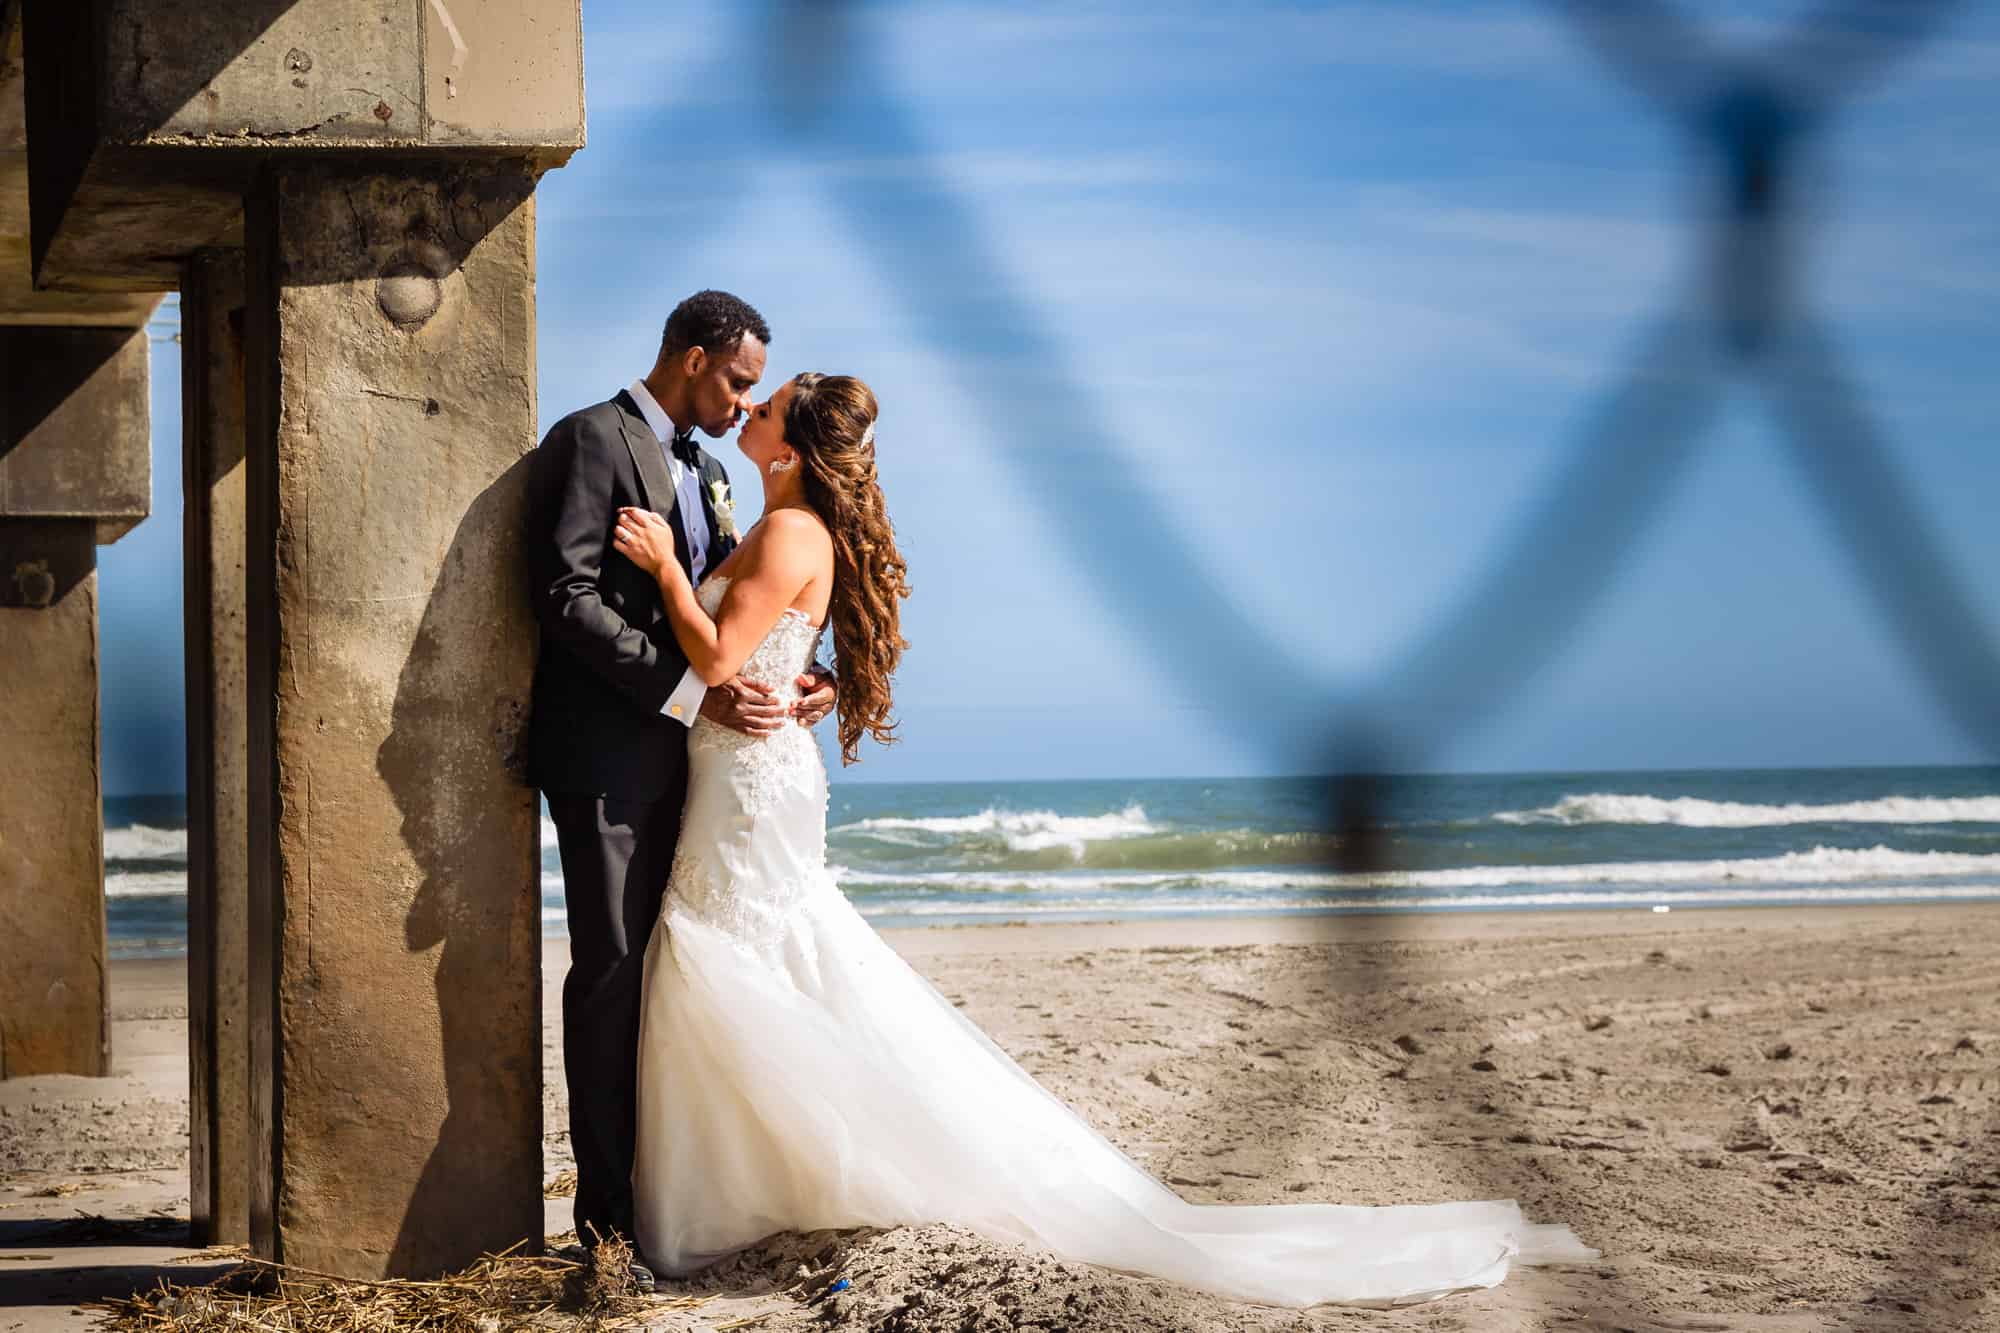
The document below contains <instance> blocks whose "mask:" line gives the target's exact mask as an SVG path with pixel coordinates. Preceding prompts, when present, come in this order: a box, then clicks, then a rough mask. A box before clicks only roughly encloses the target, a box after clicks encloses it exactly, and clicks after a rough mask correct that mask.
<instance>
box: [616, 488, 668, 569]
mask: <svg viewBox="0 0 2000 1333" xmlns="http://www.w3.org/2000/svg"><path fill="white" fill-rule="evenodd" d="M611 545H612V548H613V549H614V550H616V551H617V552H618V554H620V555H622V556H624V557H625V558H626V559H627V560H630V561H631V562H632V563H633V564H635V565H637V566H638V567H639V568H641V569H643V570H645V571H646V572H647V573H648V574H651V575H652V576H653V577H654V578H658V577H659V576H660V571H661V570H662V569H674V570H679V569H680V567H681V566H680V562H679V561H678V560H677V559H675V557H674V530H673V529H672V528H670V527H668V526H667V520H665V519H664V518H661V517H660V516H659V515H658V514H656V513H654V512H653V511H652V510H650V509H635V508H632V507H631V506H629V505H628V506H626V507H625V508H622V509H620V510H619V511H618V522H617V524H616V526H614V527H613V529H612V531H611Z"/></svg>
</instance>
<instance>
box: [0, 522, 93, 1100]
mask: <svg viewBox="0 0 2000 1333" xmlns="http://www.w3.org/2000/svg"><path fill="white" fill-rule="evenodd" d="M95 528H96V524H95V523H93V522H92V521H91V520H88V519H9V518H0V755H5V756H6V759H5V762H3V763H0V903H4V904H6V916H7V920H6V929H5V930H4V932H0V1077H4V1078H18V1077H21V1076H23V1075H27V1074H92V1075H96V1074H103V1073H106V1072H108V1070H107V1066H108V1064H109V1062H110V1059H111V1029H110V1026H109V1023H108V1021H107V1017H106V1013H105V1005H104V1000H105V994H104V950H105V943H104V828H103V806H102V797H103V789H102V787H101V785H100V779H99V772H98V748H97V745H98V742H97V547H96V545H95Z"/></svg>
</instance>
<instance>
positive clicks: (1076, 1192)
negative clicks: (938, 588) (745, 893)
mask: <svg viewBox="0 0 2000 1333" xmlns="http://www.w3.org/2000/svg"><path fill="white" fill-rule="evenodd" d="M822 808H823V807H822ZM691 813H692V811H691ZM802 850H803V849H802ZM753 859H754V858H753ZM765 868H766V869H768V867H765ZM816 873H817V874H818V876H819V878H818V880H817V881H816V882H814V883H812V884H810V885H809V886H808V887H807V889H806V890H805V891H804V892H803V893H801V894H798V895H797V896H796V897H792V896H790V895H788V897H789V898H790V903H789V906H788V907H787V909H786V911H785V914H784V919H783V927H782V929H780V930H778V931H776V932H775V933H771V932H766V933H765V934H763V935H761V936H760V937H759V938H758V939H757V940H756V941H755V943H751V942H749V941H746V940H745V939H744V938H742V937H741V936H740V935H738V934H736V933H734V932H732V931H729V930H726V929H723V928H720V927H718V925H717V924H715V923H714V922H713V921H712V920H711V919H709V918H706V917H702V916H697V915H696V914H695V913H693V912H691V911H689V910H687V908H686V907H685V905H683V904H681V903H679V902H677V901H676V900H675V899H674V898H671V897H670V898H669V900H668V904H667V908H666V911H665V912H664V913H663V914H662V917H661V920H660V923H659V925H658V927H657V928H656V929H655V930H654V932H653V936H652V939H651V942H650V944H649V946H648V949H647V953H646V981H645V996H646V998H645V1008H644V1013H643V1017H642V1023H641V1036H640V1050H639V1081H638V1111H639V1139H638V1153H637V1159H636V1165H635V1168H634V1173H633V1185H634V1193H635V1199H636V1205H637V1217H636V1229H637V1237H636V1239H637V1241H638V1243H639V1246H640V1250H641V1252H642V1253H643V1254H644V1255H646V1256H647V1257H648V1259H649V1260H651V1261H652V1262H653V1263H655V1264H656V1265H658V1266H659V1267H660V1268H661V1269H662V1270H664V1271H666V1272H669V1273H683V1272H687V1271H690V1270H693V1269H696V1268H699V1267H701V1266H703V1265H705V1264H707V1263H711V1262H713V1261H714V1260H716V1259H718V1258H720V1257H722V1256H724V1255H727V1254H729V1253H731V1252H732V1251H735V1250H738V1249H741V1248H742V1247H744V1246H746V1245H749V1244H751V1243H753V1242H755V1241H758V1240H760V1239H762V1238H764V1237H766V1236H769V1235H771V1234H773V1233H776V1232H780V1231H810V1230H817V1229H821V1228H845V1227H860V1226H872V1227H886V1226H896V1225H921V1224H926V1223H938V1222H942V1223H952V1224H956V1225H958V1226H962V1227H965V1228H967V1229H969V1230H971V1231H974V1232H977V1233H980V1234H983V1235H985V1236H988V1237H991V1238H994V1239H997V1240H1002V1241H1013V1242H1019V1243H1021V1244H1023V1245H1028V1246H1033V1247H1037V1248H1040V1249H1043V1250H1047V1251H1050V1252H1052V1253H1054V1254H1056V1255H1059V1256H1061V1257H1064V1258H1068V1259H1074V1260H1080V1261H1083V1262H1087V1263H1092V1264H1098V1265H1102V1266H1104V1267H1107V1268H1112V1269H1119V1270H1123V1271H1127V1272H1133V1273H1142V1274H1149V1275H1152V1276H1155V1277H1160V1278H1165V1279H1168V1280H1171V1281H1173V1282H1177V1283H1182V1284H1185V1285H1188V1286H1192V1287H1198V1288H1203V1289H1206V1290H1208V1291H1211V1292H1215V1293H1217V1294H1219V1295H1222V1296H1226V1297H1231V1298H1235V1299H1239V1300H1245V1301H1254V1302H1259V1303H1264V1304H1271V1305H1283V1306H1298V1307H1303V1306H1308V1305H1315V1304H1320V1303H1328V1302H1332V1303H1342V1304H1354V1305H1378V1306H1379V1305H1396V1304H1403V1303H1408V1302H1414V1301H1422V1300H1428V1299H1431V1298H1434V1297H1437V1296H1441V1295H1444V1294H1446V1293H1449V1292H1453V1291H1462V1290H1466V1289H1470V1288H1478V1287H1489V1286H1492V1285H1494V1284H1496V1283H1498V1282H1500V1281H1501V1280H1502V1279H1503V1278H1504V1277H1505V1276H1506V1274H1507V1270H1508V1266H1509V1265H1510V1264H1513V1263H1557V1262H1588V1261H1590V1260H1593V1259H1595V1258H1596V1257H1597V1252H1596V1251H1594V1250H1591V1249H1588V1248H1586V1247H1585V1246H1583V1245H1582V1244H1581V1243H1580V1242H1579V1241H1578V1240H1577V1238H1576V1237H1575V1236H1574V1235H1573V1234H1572V1233H1571V1232H1570V1230H1569V1229H1568V1228H1567V1227H1563V1226H1549V1225H1542V1226H1537V1225H1531V1224H1529V1223H1528V1222H1526V1221H1525V1220H1524V1219H1523V1218H1522V1216H1521V1212H1520V1209H1519V1208H1518V1207H1516V1206H1515V1204H1514V1203H1513V1202H1512V1201H1511V1200H1491V1201H1485V1202H1468V1203H1436V1204H1419V1205H1397V1206H1391V1207H1364V1206H1353V1205H1342V1204H1324V1203H1309V1204H1285V1205H1271V1206H1234V1205H1196V1204H1191V1203H1188V1202H1186V1201H1185V1200H1183V1199H1181V1198H1180V1197H1179V1196H1177V1195H1175V1194H1174V1193H1173V1192H1172V1191H1171V1190H1169V1189H1168V1188H1166V1187H1165V1186H1163V1185H1162V1184H1160V1183H1159V1182H1158V1181H1156V1180H1154V1179H1153V1178H1152V1177H1151V1176H1149V1175H1148V1174H1147V1173H1146V1172H1145V1171H1144V1170H1143V1169H1142V1168H1141V1167H1139V1166H1138V1165H1137V1164H1136V1163H1135V1162H1133V1161H1132V1160H1131V1159H1130V1158H1128V1157H1126V1156H1125V1154H1124V1153H1122V1152H1121V1151H1119V1150H1118V1148H1117V1147H1115V1146H1114V1145H1113V1144H1112V1143H1110V1142H1109V1141H1108V1140H1107V1139H1105V1138H1104V1137H1103V1136H1101V1135H1100V1134H1098V1133H1097V1132H1096V1131H1095V1130H1093V1129H1092V1128H1091V1127H1090V1126H1089V1125H1088V1124H1087V1123H1085V1122H1084V1121H1083V1120H1082V1119H1080V1118H1079V1117H1078V1116H1076V1115H1075V1114H1074V1113H1073V1112H1071V1111H1070V1110H1069V1109H1068V1108H1067V1107H1066V1106H1064V1105H1063V1104H1062V1103H1061V1102H1059V1101H1057V1100H1056V1099H1055V1098H1054V1097H1053V1096H1051V1095H1050V1094H1049V1093H1047V1092H1046V1091H1044V1090H1043V1089H1042V1088H1041V1086H1040V1085H1039V1084H1037V1083H1036V1082H1035V1081H1034V1080H1033V1079H1032V1078H1031V1077H1030V1076H1029V1075H1028V1074H1027V1072H1026V1071H1025V1070H1023V1069H1022V1068H1021V1067H1020V1066H1019V1065H1017V1064H1016V1063H1015V1062H1014V1061H1013V1060H1012V1059H1011V1058H1010V1057H1009V1056H1008V1055H1007V1054H1006V1053H1005V1052H1004V1051H1002V1050H1001V1049H1000V1048H999V1047H998V1046H996V1045H995V1044H994V1043H993V1042H992V1041H991V1040H990V1039H989V1038H988V1037H987V1036H986V1035H985V1034H984V1033H983V1032H981V1031H980V1030H979V1029H978V1028H977V1027H976V1026H974V1025H973V1024H972V1023H971V1022H970V1021H969V1020H967V1019H966V1018H965V1016H964V1015H962V1014H960V1013H959V1012H958V1010H957V1009H956V1008H954V1007H953V1006H952V1004H951V1003H950V1002H949V1001H948V1000H946V999H945V998H944V997H943V996H942V995H940V994H939V993H938V992H937V991H936V989H935V988H933V987H932V986H931V985H930V984H929V983H928V982H927V981H926V980H925V979H924V978H923V977H922V976H921V975H920V974H918V973H917V972H916V971H915V970H914V969H912V968H911V967H910V966H909V965H908V964H906V963H905V962H903V960H902V959H901V958H900V957H899V956H898V955H897V954H896V953H895V952H894V951H893V950H892V949H890V948H889V946H888V945H887V944H886V943H884V942H883V941H882V939H881V938H880V937H879V936H878V935H876V933H875V932H874V930H873V929H872V928H871V927H870V926H869V925H868V924H867V922H866V921H864V920H863V919H862V918H861V916H860V914H859V913H857V912H856V911H855V910H854V909H853V908H852V907H851V906H850V905H849V904H848V902H847V900H846V899H845V898H844V897H843V896H842V895H841V894H840V892H839V890H838V888H837V887H836V886H835V885H834V883H833V881H832V879H831V877H830V876H828V875H826V873H825V872H824V870H823V869H822V870H818V871H817V872H816Z"/></svg>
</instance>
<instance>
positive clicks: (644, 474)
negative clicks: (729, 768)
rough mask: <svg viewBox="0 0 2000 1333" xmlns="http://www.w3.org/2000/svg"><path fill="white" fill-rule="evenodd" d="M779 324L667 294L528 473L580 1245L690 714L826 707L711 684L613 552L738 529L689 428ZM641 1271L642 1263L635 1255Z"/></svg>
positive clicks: (748, 374)
mask: <svg viewBox="0 0 2000 1333" xmlns="http://www.w3.org/2000/svg"><path fill="white" fill-rule="evenodd" d="M770 341H771V331H770V329H769V328H768V327H767V326H766V325H765V323H764V319H763V316H761V315H759V314H758V313H757V312H756V311H755V310H753V309H752V308H751V307H750V306H749V305H747V304H746V303H745V302H743V301H741V300H739V299H738V298H736V297H734V296H731V295H729V294H728V293H726V292H716V291H704V292H696V293H695V294H694V295H693V296H690V297H689V298H688V299H687V300H685V301H683V302H681V303H680V305H678V306H676V307H675V308H674V313H673V314H672V315H671V316H669V317H668V319H667V327H666V332H665V334H664V335H663V336H662V338H661V341H660V354H659V358H658V359H657V360H656V361H655V362H654V364H653V369H652V372H651V373H650V374H648V375H647V376H646V377H645V378H644V379H641V380H637V381H635V382H634V383H633V384H632V386H631V387H630V388H629V389H626V390H624V391H622V392H620V393H619V394H618V395H617V396H616V397H614V398H612V399H611V400H610V401H609V402H603V403H599V404H597V405H596V406H595V407H587V408H585V409H583V410H582V411H581V412H573V413H571V414H570V415H569V416H566V417H564V418H563V419H562V420H561V421H558V422H557V423H556V424H555V425H554V426H552V427H550V429H549V433H548V435H547V436H546V437H544V439H543V440H542V444H541V448H540V449H538V450H537V451H536V453H535V457H534V463H533V465H532V470H531V472H530V481H529V486H528V531H527V548H528V553H529V570H530V577H531V579H532V584H533V596H534V604H535V616H536V619H537V620H538V621H539V622H540V623H541V656H540V659H539V660H538V662H537V663H536V666H535V691H534V723H533V728H532V752H531V761H530V762H531V765H532V771H533V776H534V781H535V784H536V785H537V786H539V787H540V788H541V789H542V791H543V793H544V794H545V795H546V796H547V798H548V803H549V814H550V815H551V816H552V817H553V818H554V820H555V826H556V835H557V842H558V844H559V846H560V848H561V854H562V870H563V896H564V900H565V902H566V903H567V905H568V912H569V936H570V970H569V975H568V977H567V978H565V979H564V981H563V1065H564V1072H565V1073H566V1075H567V1076H568V1081H569V1123H570V1143H571V1145H572V1147H573V1148H574V1150H575V1153H576V1233H577V1238H578V1240H580V1241H581V1242H582V1243H583V1244H584V1245H585V1246H586V1247H589V1248H591V1249H593V1250H594V1249H595V1247H596V1245H597V1242H598V1241H599V1240H600V1239H602V1238H608V1237H609V1236H611V1235H612V1234H613V1233H614V1232H615V1233H617V1234H618V1235H621V1236H624V1237H627V1238H630V1236H631V1235H632V1153H633V1139H634V1123H633V1119H634V1096H635V1090H634V1079H635V1072H636V1064H637V1059H638V1041H639V1002H640V985H639V983H640V979H641V968H642V965H643V962H644V958H645V952H646V941H647V939H648V937H649V936H650V935H651V933H652V929H653V922H654V920H655V919H656V918H657V917H658V916H659V914H660V902H661V898H662V897H663V895H664V893H665V890H666V885H667V872H668V871H669V869H670V868H671V867H672V865H673V856H674V843H675V841H676V840H677V839H678V837H679V835H680V823H681V804H682V801H683V799H684V798H685V796H686V794H687V772H688V757H687V729H688V728H689V727H691V726H693V725H694V720H695V718H696V717H697V716H700V717H706V718H708V719H710V720H711V721H713V722H717V723H720V724H721V725H723V726H725V727H729V728H732V729H733V730H736V731H739V732H742V733H744V734H745V735H749V736H769V735H773V734H775V733H776V732H777V731H778V730H780V729H781V728H783V727H786V726H790V725H794V724H799V725H804V726H808V727H810V726H813V725H815V724H816V723H818V722H819V720H820V719H821V718H823V717H825V716H826V714H827V712H828V710H829V709H831V708H832V706H833V699H834V695H833V690H832V687H831V684H830V681H831V677H830V675H829V674H828V673H826V672H825V670H824V669H823V668H815V670H814V673H813V675H811V676H809V677H802V678H801V679H800V681H799V685H800V687H801V689H802V690H803V691H805V692H806V693H805V694H804V697H802V698H801V699H800V700H799V701H798V703H797V704H795V705H793V706H792V707H791V708H790V709H789V710H788V709H787V708H786V707H785V706H784V705H783V704H781V703H780V702H778V700H777V699H776V697H775V696H774V694H773V692H772V690H771V689H770V688H767V687H768V686H772V685H775V684H776V683H777V682H772V681H767V682H763V683H756V682H751V681H746V680H742V679H740V678H739V679H736V680H732V681H730V682H728V683H727V684H725V685H720V686H717V687H715V688H713V689H704V687H703V685H702V683H701V678H700V677H699V676H697V675H696V674H695V673H694V672H693V671H691V670H689V668H688V663H687V659H686V657H685V656H683V655H682V653H681V650H680V647H679V645H678V643H677V642H676V641H675V639H674V632H673V627H672V626H671V625H670V624H669V623H668V621H667V616H666V608H665V607H664V605H663V604H662V603H661V600H660V591H659V586H658V584H656V583H655V582H654V580H653V578H652V576H651V575H648V574H646V573H645V572H643V571H641V570H640V569H639V568H637V567H636V566H634V565H633V564H632V563H631V562H630V561H628V560H626V559H625V557H623V556H622V555H618V554H617V553H615V552H614V551H613V550H612V547H611V532H612V529H613V527H614V526H615V521H616V517H617V513H618V509H619V507H620V506H622V505H635V506H638V507H639V508H642V509H651V510H653V511H655V512H656V513H659V514H662V515H664V516H665V517H666V519H667V522H668V524H669V525H670V526H671V527H672V528H673V532H674V549H675V553H676V554H677V555H678V556H679V558H680V562H681V567H682V568H683V569H684V570H686V571H687V573H688V576H689V578H690V580H691V581H692V582H694V583H696V584H699V583H700V582H701V578H702V575H703V574H704V573H706V572H707V571H709V570H712V569H714V568H715V567H716V566H717V565H719V564H721V563H722V561H723V560H724V559H726V558H727V557H728V555H729V552H730V551H731V550H733V549H734V547H735V545H736V537H735V533H734V531H733V529H730V528H729V527H728V525H721V526H718V524H717V521H716V513H715V495H716V491H717V489H718V488H726V487H727V485H728V480H727V477H726V476H725V474H724V473H723V470H722V464H721V463H719V462H717V461H716V460H715V459H714V458H711V457H710V456H709V455H708V453H707V452H706V451H705V450H703V449H702V447H701V446H700V445H698V444H696V443H695V441H694V432H695V430H696V428H699V429H701V430H702V431H703V432H704V433H706V434H707V435H709V436H710V437H711V438H716V437H720V436H722V435H724V434H727V433H728V432H729V430H730V429H731V428H732V427H734V426H735V425H736V422H737V418H738V417H739V416H741V415H743V414H746V413H748V412H749V410H750V406H751V400H750V391H751V390H752V389H753V388H755V387H756V385H757V381H758V380H759V379H760V378H762V376H763V374H764V348H765V345H766V344H768V343H769V342H770ZM635 1276H637V1277H638V1278H639V1279H640V1281H641V1283H642V1285H644V1284H648V1283H649V1282H650V1277H651V1275H650V1274H648V1273H645V1272H644V1270H643V1269H641V1270H639V1271H638V1272H637V1273H636V1274H635Z"/></svg>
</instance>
